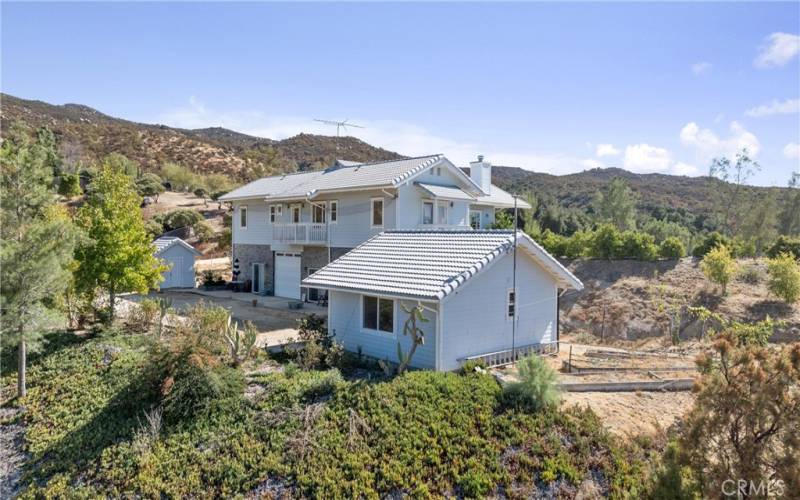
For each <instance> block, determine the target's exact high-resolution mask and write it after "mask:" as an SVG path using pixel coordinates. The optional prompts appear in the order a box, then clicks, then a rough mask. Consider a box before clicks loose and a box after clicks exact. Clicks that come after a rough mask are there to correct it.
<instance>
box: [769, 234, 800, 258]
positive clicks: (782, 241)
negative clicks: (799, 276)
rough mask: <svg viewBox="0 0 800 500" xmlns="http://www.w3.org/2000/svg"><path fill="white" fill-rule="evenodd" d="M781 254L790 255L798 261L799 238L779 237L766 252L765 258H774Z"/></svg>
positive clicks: (799, 255)
mask: <svg viewBox="0 0 800 500" xmlns="http://www.w3.org/2000/svg"><path fill="white" fill-rule="evenodd" d="M782 253H790V254H792V255H793V256H794V258H795V259H798V260H800V238H789V237H787V236H779V237H778V239H777V240H775V243H773V244H772V246H771V247H769V249H768V250H767V256H768V257H771V258H775V257H777V256H779V255H780V254H782Z"/></svg>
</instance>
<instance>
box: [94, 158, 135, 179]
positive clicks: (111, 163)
mask: <svg viewBox="0 0 800 500" xmlns="http://www.w3.org/2000/svg"><path fill="white" fill-rule="evenodd" d="M103 165H107V166H108V167H109V168H111V169H112V170H114V171H115V172H119V173H122V174H125V175H127V176H128V177H132V178H134V179H135V178H137V177H138V176H139V174H140V173H141V170H142V167H140V166H139V163H137V162H135V161H133V160H131V159H130V158H128V157H127V156H125V155H121V154H119V153H111V154H109V155H106V157H105V158H104V159H103Z"/></svg>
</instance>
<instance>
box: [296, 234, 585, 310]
mask: <svg viewBox="0 0 800 500" xmlns="http://www.w3.org/2000/svg"><path fill="white" fill-rule="evenodd" d="M517 244H518V250H519V251H521V252H523V253H524V254H525V255H527V256H529V257H530V258H532V259H533V260H534V261H535V262H536V263H538V264H539V265H540V266H541V267H542V268H543V269H544V270H545V271H546V272H547V273H548V274H550V275H551V276H552V277H553V279H554V280H555V281H556V282H557V283H558V284H559V286H561V287H564V288H575V289H581V288H583V284H582V283H581V282H580V280H578V279H577V278H576V277H575V276H574V275H573V274H572V273H570V272H569V271H568V270H567V269H566V268H565V267H564V266H562V265H561V264H560V263H559V262H558V260H556V259H555V258H553V257H552V256H551V255H550V254H548V253H547V252H546V251H545V250H544V249H543V248H542V247H540V246H539V245H538V244H537V243H536V242H534V241H533V240H532V239H530V238H529V237H528V236H527V235H525V234H524V233H522V232H518V233H517ZM513 247H514V233H513V232H512V231H471V230H465V231H386V232H384V233H381V234H379V235H377V236H375V237H373V238H372V239H370V240H368V241H366V242H365V243H363V244H361V245H360V246H358V247H356V248H355V249H353V250H351V251H350V252H348V253H346V254H345V255H343V256H342V257H340V258H339V259H337V260H335V261H333V262H331V263H330V264H328V265H327V266H325V267H323V268H322V269H320V270H319V271H317V272H316V273H314V274H312V275H311V276H309V277H308V278H306V279H305V280H303V286H309V287H314V288H325V289H334V290H346V291H353V292H362V293H375V294H385V295H390V296H400V297H409V298H416V299H423V300H441V299H443V298H445V297H446V296H447V295H449V294H450V293H452V292H453V291H455V290H456V289H458V288H459V287H460V286H462V285H463V284H464V283H465V282H466V281H468V280H469V279H470V278H472V277H473V276H475V275H477V274H479V273H480V272H481V271H483V270H484V269H486V268H487V266H488V265H489V264H490V263H491V262H492V261H494V260H496V259H497V258H498V257H500V256H502V255H504V254H507V253H509V252H511V251H512V250H513Z"/></svg>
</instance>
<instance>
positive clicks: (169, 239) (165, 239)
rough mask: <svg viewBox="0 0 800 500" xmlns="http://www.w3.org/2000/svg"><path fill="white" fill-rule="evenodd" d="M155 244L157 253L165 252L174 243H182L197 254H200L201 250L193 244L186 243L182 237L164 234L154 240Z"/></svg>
mask: <svg viewBox="0 0 800 500" xmlns="http://www.w3.org/2000/svg"><path fill="white" fill-rule="evenodd" d="M153 245H155V247H156V253H155V255H158V254H160V253H162V252H164V251H165V250H166V249H168V248H171V247H172V246H173V245H181V246H183V247H186V248H187V249H188V250H191V251H192V252H193V253H194V254H195V255H200V252H199V251H197V249H196V248H194V247H193V246H192V245H190V244H188V243H186V242H185V241H183V240H182V239H180V238H178V237H176V236H162V237H161V238H158V239H156V240H155V241H154V242H153Z"/></svg>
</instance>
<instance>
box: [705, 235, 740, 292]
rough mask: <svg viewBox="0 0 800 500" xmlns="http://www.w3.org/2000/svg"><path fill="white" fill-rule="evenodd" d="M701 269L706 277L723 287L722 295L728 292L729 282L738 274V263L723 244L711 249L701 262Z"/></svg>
mask: <svg viewBox="0 0 800 500" xmlns="http://www.w3.org/2000/svg"><path fill="white" fill-rule="evenodd" d="M700 269H702V271H703V274H705V275H706V278H708V279H709V280H711V281H713V282H714V283H716V284H718V285H720V286H721V287H722V295H725V293H727V289H728V283H729V282H730V281H731V278H732V277H733V276H734V275H735V274H736V270H737V269H738V264H737V263H736V261H735V260H734V259H733V257H731V253H730V251H728V248H727V247H724V246H721V247H716V248H713V249H711V250H710V251H709V252H708V253H707V254H706V256H705V257H703V260H702V261H701V262H700Z"/></svg>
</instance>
